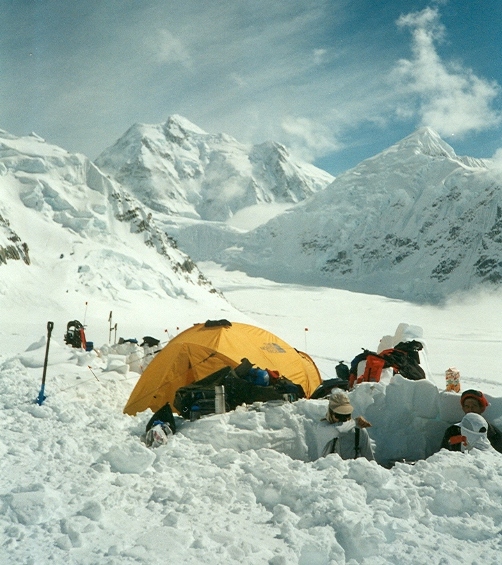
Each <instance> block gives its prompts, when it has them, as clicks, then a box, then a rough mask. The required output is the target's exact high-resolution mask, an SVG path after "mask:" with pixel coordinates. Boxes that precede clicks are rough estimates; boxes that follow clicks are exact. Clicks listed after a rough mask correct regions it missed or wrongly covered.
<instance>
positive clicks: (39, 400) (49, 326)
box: [37, 322, 54, 406]
mask: <svg viewBox="0 0 502 565" xmlns="http://www.w3.org/2000/svg"><path fill="white" fill-rule="evenodd" d="M53 328H54V322H47V345H46V346H45V359H44V370H43V373H42V386H41V388H40V392H39V393H38V398H37V404H38V405H39V406H42V403H43V401H44V400H45V398H46V397H45V376H46V374H47V363H48V361H49V344H50V342H51V334H52V330H53Z"/></svg>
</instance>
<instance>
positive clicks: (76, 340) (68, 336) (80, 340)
mask: <svg viewBox="0 0 502 565" xmlns="http://www.w3.org/2000/svg"><path fill="white" fill-rule="evenodd" d="M64 342H65V343H66V345H71V346H72V347H83V348H84V349H85V346H86V341H85V332H84V326H83V325H82V324H81V323H80V322H79V321H78V320H72V321H71V322H68V324H67V325H66V333H65V334H64Z"/></svg>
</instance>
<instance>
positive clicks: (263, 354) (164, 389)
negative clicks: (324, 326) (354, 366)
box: [124, 322, 322, 415]
mask: <svg viewBox="0 0 502 565" xmlns="http://www.w3.org/2000/svg"><path fill="white" fill-rule="evenodd" d="M227 324H230V323H229V322H228V323H227ZM243 358H247V359H249V361H250V362H251V363H253V365H255V366H256V367H260V368H261V369H269V370H273V371H278V372H279V374H280V375H281V376H284V377H286V378H288V379H290V380H291V381H293V382H294V383H295V384H299V385H301V387H302V388H303V390H304V392H305V395H306V397H307V398H309V397H310V395H311V394H312V393H313V392H314V390H315V389H316V388H317V387H318V386H319V385H320V384H321V381H322V379H321V376H320V374H319V371H318V369H317V367H316V365H315V363H314V361H313V360H312V359H311V358H310V357H309V355H307V354H306V353H304V352H301V351H298V350H296V349H295V348H293V347H291V346H290V345H288V344H287V343H286V342H285V341H283V340H282V339H281V338H279V337H277V336H276V335H274V334H272V333H270V332H268V331H266V330H264V329H262V328H259V327H256V326H252V325H249V324H241V323H238V322H233V323H232V324H230V325H225V324H222V325H212V324H208V322H206V324H196V325H194V326H192V327H191V328H189V329H187V330H185V331H183V332H181V333H180V334H179V335H177V336H176V337H175V338H173V339H172V340H171V341H170V342H169V343H168V344H167V345H166V346H165V347H164V348H163V349H162V350H161V351H160V352H159V353H157V355H156V356H155V357H154V359H153V360H152V361H151V363H150V364H149V365H148V366H147V368H146V369H145V371H144V372H143V374H142V375H141V377H140V378H139V380H138V382H137V384H136V386H135V387H134V390H133V391H132V393H131V396H130V397H129V400H128V401H127V404H126V406H125V408H124V412H125V413H126V414H131V415H134V414H136V413H137V412H142V411H143V410H146V409H147V408H151V409H152V410H153V411H154V412H156V411H157V410H159V409H160V408H162V406H164V405H165V404H166V403H167V402H169V403H170V404H171V406H172V405H173V401H174V395H175V393H176V391H177V390H178V389H179V388H180V387H182V386H186V385H188V384H190V383H192V382H194V381H199V380H201V379H203V378H204V377H207V376H208V375H210V374H212V373H214V372H215V371H218V370H219V369H222V368H223V367H227V366H230V367H232V368H235V367H237V366H238V365H239V364H240V363H241V360H242V359H243Z"/></svg>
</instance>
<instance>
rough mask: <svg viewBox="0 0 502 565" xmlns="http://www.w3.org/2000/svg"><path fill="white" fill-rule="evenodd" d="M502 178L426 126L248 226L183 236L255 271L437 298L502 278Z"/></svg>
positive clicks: (201, 255) (207, 254) (199, 255)
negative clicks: (214, 236) (221, 234)
mask: <svg viewBox="0 0 502 565" xmlns="http://www.w3.org/2000/svg"><path fill="white" fill-rule="evenodd" d="M501 187H502V174H501V172H500V171H496V170H495V169H489V168H488V164H487V163H485V162H483V161H481V160H479V159H472V158H469V157H458V156H457V155H456V154H455V152H454V151H453V149H452V148H451V147H450V146H449V145H448V144H447V143H445V142H444V141H443V140H442V139H441V138H440V137H439V135H438V134H437V133H436V132H434V131H433V130H431V129H430V128H421V129H419V130H418V131H416V132H414V133H413V134H411V135H410V136H408V137H406V138H405V139H403V140H402V141H400V142H399V143H397V144H395V145H393V146H391V147H390V148H388V149H387V150H385V151H383V152H381V153H379V154H378V155H376V156H374V157H372V158H370V159H366V160H365V161H363V162H361V163H360V164H359V165H357V166H356V167H354V168H353V169H351V170H349V171H346V172H345V173H343V174H342V175H340V176H339V177H337V178H336V179H335V180H334V181H333V182H332V183H331V184H330V185H329V186H328V187H327V188H326V189H325V190H323V191H320V192H318V193H316V194H314V195H312V196H311V197H310V198H309V199H307V200H305V202H302V203H301V204H299V205H298V206H295V207H291V208H290V209H289V210H288V212H287V213H285V214H282V215H279V216H276V217H275V218H273V219H271V220H270V221H269V222H268V223H266V224H264V225H262V226H260V227H259V228H257V229H255V230H253V231H251V232H249V233H246V234H237V235H233V234H229V235H228V236H227V237H226V238H221V240H220V241H218V245H214V243H213V245H211V246H208V245H205V244H204V238H203V237H202V234H203V230H201V231H200V234H197V233H196V228H195V227H194V228H186V234H185V233H179V234H177V236H176V237H177V240H178V242H179V243H180V245H181V246H182V247H183V248H184V249H185V251H187V252H188V253H190V254H191V255H192V256H195V257H196V259H197V260H213V261H215V262H218V263H222V264H224V265H226V266H227V267H230V268H234V269H238V270H242V271H245V272H247V273H248V274H251V275H253V276H261V274H262V273H264V272H266V273H267V277H268V278H272V279H274V280H277V281H279V282H293V283H297V284H298V283H299V284H312V285H318V286H333V287H335V288H344V289H348V290H356V291H359V292H365V293H373V294H381V295H385V296H391V297H396V298H402V299H405V300H411V301H417V302H423V301H439V300H441V299H442V298H444V297H445V296H448V295H449V294H450V293H452V292H455V291H459V290H467V289H470V288H472V287H474V286H476V285H483V284H484V285H486V284H500V281H502V258H501V255H500V242H501V241H502V235H501V234H502V192H501ZM206 239H207V234H206ZM195 242H196V243H197V249H194V247H192V246H193V245H194V243H195Z"/></svg>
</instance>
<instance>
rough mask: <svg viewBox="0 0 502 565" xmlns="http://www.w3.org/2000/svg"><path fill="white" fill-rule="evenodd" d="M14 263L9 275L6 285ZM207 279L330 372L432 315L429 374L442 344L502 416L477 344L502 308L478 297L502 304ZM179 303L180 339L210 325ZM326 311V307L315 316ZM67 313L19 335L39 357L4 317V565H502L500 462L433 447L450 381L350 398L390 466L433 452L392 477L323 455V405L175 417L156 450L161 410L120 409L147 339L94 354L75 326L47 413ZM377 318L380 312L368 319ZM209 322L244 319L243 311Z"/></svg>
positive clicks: (92, 331)
mask: <svg viewBox="0 0 502 565" xmlns="http://www.w3.org/2000/svg"><path fill="white" fill-rule="evenodd" d="M12 265H14V263H9V264H8V265H7V266H6V267H4V268H5V269H7V271H6V274H4V280H5V278H7V279H8V277H9V273H10V271H9V269H10V268H11V267H12ZM207 269H208V271H209V272H211V274H212V278H213V279H214V280H215V281H217V284H216V286H217V287H219V288H222V287H223V285H225V287H226V288H225V293H226V295H227V297H228V299H229V302H230V303H232V304H234V305H236V306H238V307H239V309H241V311H242V312H241V313H240V317H241V318H242V319H247V320H249V321H251V320H254V321H255V323H258V324H260V323H261V324H262V325H266V327H268V328H269V329H271V330H273V331H276V332H277V333H278V335H281V336H284V337H288V339H289V341H290V343H292V344H293V345H295V346H297V347H299V348H302V349H307V350H308V351H309V352H311V353H312V354H313V356H314V358H315V360H316V361H318V362H319V363H320V365H321V366H322V368H323V372H324V373H325V376H332V374H333V373H332V372H331V373H330V371H333V367H334V363H335V362H336V361H337V358H336V354H337V353H338V352H341V351H343V352H344V353H345V351H349V352H350V351H353V352H355V353H357V350H358V348H359V345H360V344H361V343H362V342H364V343H365V344H368V345H371V346H373V345H374V346H376V344H377V342H378V340H379V338H380V337H381V335H380V334H379V330H380V329H381V328H382V327H385V328H386V330H387V333H389V334H392V333H393V331H394V330H395V327H394V326H391V325H390V324H391V320H392V318H396V317H397V318H400V317H401V316H406V317H407V318H401V320H405V321H408V322H410V323H413V322H417V321H419V318H420V321H422V322H426V323H424V327H425V328H426V329H425V328H424V338H425V341H426V343H427V351H428V364H429V365H430V366H432V367H434V366H435V365H436V364H437V360H436V357H435V353H434V351H435V350H434V348H433V347H432V346H433V343H434V342H435V341H440V342H442V343H443V349H446V350H447V351H448V353H449V355H451V356H452V358H451V360H452V361H454V362H455V363H456V364H457V365H458V366H459V368H460V371H461V374H462V383H463V386H464V387H469V386H477V387H481V388H483V389H484V390H485V391H486V390H487V388H486V387H487V386H489V387H490V391H489V392H490V394H489V399H490V400H491V406H490V408H489V409H488V412H487V417H490V419H491V420H492V421H494V422H496V423H499V424H500V422H502V419H501V416H502V405H501V403H502V394H501V388H500V383H497V382H496V381H494V380H493V379H492V378H491V377H492V374H493V371H492V370H491V369H493V362H494V359H493V357H491V358H488V357H486V356H483V355H482V353H481V352H480V351H479V350H477V347H476V346H477V345H479V343H480V342H482V341H483V340H486V341H487V342H488V341H489V340H492V341H493V338H494V337H495V335H496V334H495V335H494V334H492V333H491V331H492V329H493V328H495V327H496V322H497V320H496V318H497V317H496V309H497V305H498V303H499V301H500V298H498V299H496V298H495V297H485V299H484V300H485V303H484V304H483V303H481V304H479V303H477V306H479V307H480V308H481V309H483V310H484V307H485V306H488V304H489V303H490V302H491V305H492V310H491V315H489V316H485V322H484V326H481V327H480V326H478V323H477V320H475V319H473V318H470V317H469V305H460V304H452V305H450V306H449V307H447V308H443V309H439V308H432V307H431V308H425V309H421V308H418V307H417V306H414V305H411V304H406V303H401V302H397V301H389V300H386V299H382V298H379V297H372V296H369V295H366V296H364V295H357V294H353V293H348V292H345V291H337V290H333V289H322V288H316V289H309V288H308V287H303V288H302V287H300V286H293V287H290V286H287V285H279V284H277V283H269V282H268V281H266V280H264V279H249V278H248V277H246V276H245V275H243V274H242V273H240V274H238V273H230V274H229V273H225V272H224V271H221V270H219V269H218V268H217V267H216V266H214V265H213V266H211V265H207ZM4 273H5V271H4ZM237 275H238V276H237ZM220 282H221V283H222V284H221V285H220ZM137 294H139V295H141V298H140V299H139V301H137V302H136V307H135V308H131V313H137V314H138V320H137V321H138V324H137V325H136V324H135V323H133V321H130V323H129V328H130V329H131V330H133V329H134V327H135V326H136V327H137V328H140V327H141V323H140V322H141V308H142V307H143V305H145V304H148V295H147V294H146V293H145V292H144V291H141V290H140V291H137ZM82 298H84V296H83V295H80V299H82ZM143 298H144V300H143ZM474 299H475V297H473V300H474ZM93 300H94V299H93ZM178 303H181V305H180V304H178V310H176V311H171V312H170V316H169V327H170V329H171V332H172V333H175V332H176V331H177V325H178V324H179V326H180V329H184V328H185V325H184V324H183V323H182V322H185V323H186V325H188V322H187V319H188V318H190V316H191V319H192V321H199V320H201V319H204V318H203V317H202V313H204V314H206V312H202V310H203V308H204V307H203V305H200V311H199V314H201V317H199V318H196V317H195V316H196V314H195V313H194V312H193V311H192V312H191V313H190V312H189V311H188V309H184V308H182V306H184V307H186V306H187V304H189V303H187V301H183V300H178ZM319 303H320V304H325V305H326V306H325V307H323V308H316V309H315V310H314V309H313V308H312V306H313V305H315V304H319ZM337 305H338V312H339V313H338V317H337V318H334V317H333V315H332V314H333V312H334V311H336V310H337ZM19 306H20V308H21V309H22V305H19ZM115 307H116V302H114V301H113V300H112V299H109V308H110V309H112V308H113V310H114V312H115ZM229 308H231V307H230V304H229ZM358 309H360V313H359V314H358V316H354V312H358ZM456 309H458V310H459V311H460V312H462V311H463V312H464V314H465V315H464V316H460V319H461V322H460V323H456V324H454V326H453V327H454V328H455V331H456V333H453V334H452V335H451V334H450V333H449V330H450V327H449V326H448V325H446V324H441V323H438V321H441V320H448V319H451V321H452V322H453V317H452V313H455V310H456ZM422 310H425V311H422ZM2 312H3V310H2ZM55 312H56V310H55V308H54V305H53V304H50V303H43V304H41V305H40V307H39V309H35V310H33V312H32V317H31V320H32V324H27V325H25V327H24V331H25V335H24V336H23V338H24V339H31V340H32V341H31V342H30V343H29V345H28V346H27V347H21V341H22V340H19V339H18V341H16V342H14V341H13V340H12V339H5V337H6V334H7V337H8V334H9V333H10V332H11V331H12V330H11V328H12V326H11V324H10V322H14V321H15V320H14V318H13V317H14V316H15V315H16V310H15V309H13V310H12V312H9V317H8V318H4V317H3V318H2V325H1V333H2V335H1V336H0V337H1V340H0V344H1V345H0V375H1V378H0V390H1V394H0V402H1V405H2V414H3V421H4V426H3V432H2V436H1V438H0V454H1V458H0V472H1V474H0V476H1V477H2V478H1V480H0V485H1V486H0V540H1V544H0V562H3V563H31V564H38V563H49V562H50V563H55V564H63V563H65V564H67V563H72V564H78V565H84V564H85V565H87V564H89V565H91V564H92V565H105V564H106V565H109V564H111V565H115V564H116V565H118V564H120V565H124V564H130V565H139V564H143V563H149V564H155V565H157V564H158V565H160V564H161V563H165V562H166V561H169V562H172V563H176V562H178V563H184V564H187V565H191V564H195V563H200V562H205V563H208V564H210V565H222V564H229V565H230V564H233V563H235V562H239V563H244V564H249V565H260V564H267V565H270V564H272V565H286V564H288V565H289V564H301V565H312V564H315V565H332V564H333V563H336V564H342V565H343V564H350V565H356V564H365V565H369V564H372V565H373V564H376V565H384V564H397V563H399V564H404V565H407V564H413V565H422V564H423V563H424V562H429V563H431V564H437V565H439V564H441V565H445V564H446V565H458V564H470V565H473V564H477V565H481V564H483V565H484V564H493V565H494V564H496V563H498V560H499V555H500V524H501V523H502V498H501V492H500V481H501V478H502V477H501V472H500V469H501V465H500V462H501V459H500V458H501V457H502V456H501V455H499V454H496V453H495V454H491V453H480V454H479V455H478V456H475V455H467V454H462V453H448V452H440V453H433V452H434V451H437V449H438V441H439V439H440V436H441V432H442V429H444V427H446V426H447V425H448V424H449V423H450V422H452V421H458V419H459V417H460V407H459V403H458V395H455V394H453V393H445V392H443V390H442V387H441V384H442V383H441V380H440V379H439V375H438V374H436V375H433V376H432V379H431V380H428V381H422V382H420V383H413V382H411V381H405V380H404V379H400V378H395V379H393V381H392V382H390V383H387V384H381V385H378V386H377V387H374V388H371V387H369V386H367V385H362V386H359V387H358V388H357V389H356V390H355V392H354V393H351V397H352V402H353V404H354V405H355V407H356V410H357V412H358V413H361V414H364V415H365V416H366V417H368V418H369V419H371V421H372V423H373V427H372V428H371V430H370V432H371V435H372V437H373V439H374V440H375V441H376V451H375V453H376V454H377V455H378V458H379V459H380V460H381V461H382V463H384V462H386V463H389V460H390V459H391V458H397V457H396V454H400V455H401V456H407V457H409V458H410V459H412V458H413V457H412V456H413V455H414V456H415V457H416V456H417V455H420V454H422V456H424V457H426V459H422V460H419V461H418V462H417V463H416V464H414V465H411V464H409V463H396V464H395V465H394V466H393V467H392V468H390V469H388V468H386V467H385V466H383V465H378V464H377V463H375V462H373V463H369V462H368V461H366V460H365V459H358V460H356V461H342V460H341V459H339V458H338V456H335V455H331V456H329V457H327V458H326V459H319V460H315V457H316V454H315V442H313V432H314V430H315V428H316V426H318V425H319V420H320V418H322V416H323V415H324V413H325V411H326V401H325V400H315V401H299V402H297V403H293V404H289V403H287V404H282V405H277V404H271V405H267V404H257V405H254V406H251V407H242V408H239V409H238V410H236V411H235V412H231V413H227V414H223V415H214V416H208V417H205V418H203V419H201V420H199V421H196V422H193V423H191V422H188V421H184V420H181V419H179V418H178V419H177V423H178V432H177V434H176V435H175V436H172V437H171V438H170V439H169V440H168V443H167V444H166V445H164V446H161V447H158V448H156V449H149V448H147V447H145V445H144V444H143V443H142V441H141V436H142V434H143V433H144V431H145V426H146V423H147V421H148V420H149V418H150V416H151V412H150V411H147V412H145V413H140V414H138V415H137V416H135V417H130V416H126V415H124V414H123V413H122V408H123V406H124V405H125V402H126V400H127V397H128V395H129V393H130V392H131V390H132V388H133V386H134V384H135V382H136V380H137V378H138V372H137V371H139V370H141V366H142V364H143V363H145V362H146V360H145V359H144V358H143V357H142V351H141V348H139V347H138V346H136V345H134V344H129V343H126V344H122V345H113V341H114V339H113V335H112V340H111V341H112V343H111V344H109V343H108V341H107V340H106V341H104V342H101V341H100V342H98V341H97V340H95V343H96V344H97V343H99V344H100V345H99V346H98V347H96V349H95V350H94V351H92V352H83V351H80V350H75V349H73V348H71V347H68V346H65V345H64V344H63V342H62V338H61V332H62V330H63V328H64V326H62V325H61V324H59V325H56V326H55V330H57V331H55V332H54V334H53V338H52V339H51V342H50V344H49V355H48V359H49V364H48V369H47V379H46V388H45V393H46V396H47V398H46V399H45V401H44V402H43V403H42V405H38V404H37V403H35V402H34V400H35V399H36V398H37V395H38V393H39V388H40V383H41V375H42V371H43V364H44V356H45V352H46V340H45V339H44V334H45V331H44V330H45V324H46V320H47V319H48V317H49V316H51V314H53V313H55ZM349 312H352V316H350V315H349ZM364 313H366V314H368V313H371V314H372V315H371V316H367V317H366V318H365V319H361V318H362V317H363V316H364ZM150 314H151V318H150V322H151V324H152V328H155V329H157V328H161V327H162V325H161V324H162V323H163V322H164V321H165V319H164V316H163V313H162V312H161V311H160V310H159V311H157V312H153V311H151V312H150ZM212 314H213V315H214V317H223V316H224V317H227V318H231V319H234V318H233V316H234V315H236V314H237V311H236V310H234V311H229V310H222V311H216V310H214V311H213V312H212ZM49 319H50V318H49ZM314 320H315V322H316V323H315V324H313V325H310V324H309V322H310V321H314ZM6 322H8V323H7V324H6ZM305 327H308V330H309V331H308V332H305V336H306V337H305V341H304V331H305ZM335 327H339V328H340V327H343V332H342V331H339V332H337V331H335V330H334V328H335ZM430 327H434V328H435V334H434V339H431V337H432V336H430V335H429V334H428V332H427V330H428V329H429V328H430ZM322 328H324V329H325V333H324V332H323V331H322ZM361 328H364V331H363V332H362V331H361ZM286 329H288V331H289V334H288V335H287V336H286V334H285V331H286ZM442 330H443V331H442ZM87 332H88V335H89V336H95V335H97V334H98V333H99V320H96V321H94V320H91V322H90V323H89V324H88V327H87ZM478 332H479V333H478ZM469 334H471V336H472V341H471V343H470V345H471V346H472V350H471V351H469V350H468V349H469V348H468V347H466V346H465V341H464V343H463V347H462V349H461V351H459V352H458V354H455V349H454V348H453V349H452V346H453V345H454V342H455V340H456V338H459V337H461V336H467V335H469ZM132 335H136V334H132ZM132 335H131V336H130V337H132ZM295 335H296V339H294V336H295ZM300 336H301V338H300ZM17 337H18V338H19V337H20V336H17ZM138 337H139V336H138ZM34 338H36V339H34ZM372 339H374V341H373V342H372V343H371V344H370V343H368V342H370V341H372ZM316 341H319V343H316ZM8 343H10V344H11V347H8V346H7V345H6V344H8ZM305 346H306V347H305ZM493 347H495V346H494V345H493V343H492V348H493ZM469 358H475V359H476V361H477V363H478V368H479V372H478V374H477V375H467V371H466V370H465V365H464V362H465V361H466V360H467V359H469ZM439 364H441V363H439ZM330 367H331V369H330ZM326 372H327V374H326ZM485 379H487V380H486V381H485ZM435 381H437V384H434V382H435ZM443 383H444V380H443ZM431 453H433V454H431ZM410 456H411V457H410Z"/></svg>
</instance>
